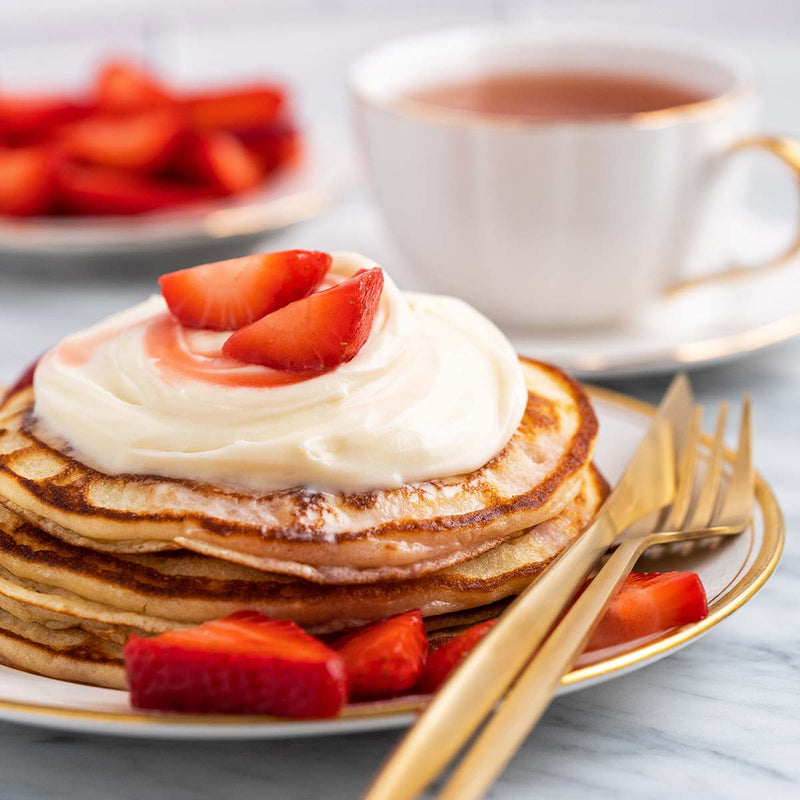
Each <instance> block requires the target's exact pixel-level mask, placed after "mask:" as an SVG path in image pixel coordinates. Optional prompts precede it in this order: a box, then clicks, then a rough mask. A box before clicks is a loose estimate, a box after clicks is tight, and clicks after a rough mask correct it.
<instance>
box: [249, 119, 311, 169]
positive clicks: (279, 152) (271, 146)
mask: <svg viewBox="0 0 800 800" xmlns="http://www.w3.org/2000/svg"><path fill="white" fill-rule="evenodd" d="M236 137H237V138H238V139H239V141H240V142H242V144H244V146H245V147H246V148H247V149H248V150H250V152H251V153H254V154H255V155H256V156H258V158H259V160H260V161H261V165H262V168H263V170H264V172H265V173H267V174H269V173H272V172H275V170H277V169H279V168H280V167H282V166H284V165H286V164H291V163H292V162H294V161H296V160H297V159H298V157H299V156H300V150H301V144H300V135H299V133H298V131H297V129H296V128H295V127H294V126H293V125H291V124H290V123H288V122H286V121H283V120H279V121H277V122H274V123H271V124H269V125H260V126H258V127H257V128H248V129H247V130H240V131H236Z"/></svg>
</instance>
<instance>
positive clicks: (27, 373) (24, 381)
mask: <svg viewBox="0 0 800 800" xmlns="http://www.w3.org/2000/svg"><path fill="white" fill-rule="evenodd" d="M39 359H41V356H39V358H37V359H36V361H34V362H33V363H32V364H30V365H28V366H27V367H26V368H25V370H24V371H23V372H22V373H21V374H20V376H19V377H18V378H17V379H16V380H15V381H14V383H13V384H11V386H10V387H9V388H8V389H6V390H5V391H3V392H0V403H5V401H6V400H8V398H9V397H11V396H12V395H15V394H16V393H17V392H21V391H22V390H23V389H27V388H28V387H29V386H33V375H34V373H35V372H36V367H37V365H38V364H39Z"/></svg>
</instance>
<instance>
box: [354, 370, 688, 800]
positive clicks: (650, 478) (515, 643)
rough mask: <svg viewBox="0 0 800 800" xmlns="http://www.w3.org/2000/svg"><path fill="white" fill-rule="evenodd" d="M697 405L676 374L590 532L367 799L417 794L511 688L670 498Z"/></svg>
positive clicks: (486, 648) (422, 725) (465, 672)
mask: <svg viewBox="0 0 800 800" xmlns="http://www.w3.org/2000/svg"><path fill="white" fill-rule="evenodd" d="M693 407H694V403H693V401H692V395H691V389H690V387H689V382H688V380H687V379H686V377H685V376H678V377H677V378H676V379H675V380H674V381H673V383H672V385H671V386H670V388H669V390H668V391H667V394H666V395H665V397H664V399H663V400H662V402H661V405H660V406H659V409H658V410H657V412H656V414H655V416H654V418H653V420H652V422H651V424H650V426H649V427H648V429H647V431H646V433H645V435H644V437H643V439H642V442H641V443H640V445H639V447H638V448H637V449H636V451H635V452H634V454H633V456H632V458H631V459H630V462H629V463H628V466H627V467H626V469H625V472H624V473H623V475H622V477H621V479H620V480H619V483H618V484H617V486H616V487H615V488H614V490H613V491H612V492H611V494H610V495H609V497H608V498H607V499H606V502H605V503H604V504H603V506H602V507H601V509H600V511H599V512H598V514H597V516H596V517H595V519H594V521H593V522H592V524H591V525H590V526H589V528H588V529H587V531H586V532H585V533H584V534H583V535H582V536H581V537H580V538H579V539H578V540H577V541H576V542H575V543H574V544H573V545H572V546H571V547H569V548H568V549H567V550H566V551H565V552H564V553H563V554H562V555H561V556H559V558H558V559H557V560H556V561H555V562H554V563H553V564H552V565H550V567H548V569H546V570H545V571H544V573H542V575H541V576H540V577H539V578H538V579H537V580H536V581H535V582H534V583H533V584H531V585H530V586H529V587H528V588H527V589H526V590H525V591H524V592H523V593H522V594H520V595H519V597H518V598H517V599H516V600H515V601H514V602H513V603H512V604H511V605H510V606H509V607H508V609H506V611H505V613H504V614H503V616H502V617H501V618H500V621H499V622H498V624H497V625H495V626H494V627H493V628H492V629H491V631H489V633H488V634H487V635H486V636H485V637H484V639H483V640H482V641H481V642H480V643H479V644H478V646H477V647H476V648H475V649H474V650H473V652H472V653H471V654H470V656H469V657H468V658H467V659H465V660H464V662H463V663H462V664H461V665H460V666H459V668H458V670H456V672H455V673H454V675H453V676H452V678H451V679H450V680H448V681H447V682H446V683H445V684H444V685H443V686H442V687H441V688H440V689H439V691H438V692H437V694H436V695H435V697H434V698H433V700H432V701H431V703H430V705H429V706H428V708H427V709H426V710H425V712H424V713H423V714H422V715H421V716H420V718H419V719H418V720H417V722H416V724H415V725H414V726H413V727H412V728H411V730H410V731H409V732H408V733H407V734H406V736H405V737H404V739H403V740H402V742H401V743H400V745H399V746H398V748H397V749H396V750H395V751H394V753H393V754H392V755H391V756H390V758H389V760H388V761H387V763H386V764H385V766H384V767H383V769H382V770H381V772H380V773H379V775H378V776H377V778H376V780H375V782H374V783H373V785H372V786H371V787H370V789H369V790H368V792H367V795H366V800H408V799H410V798H414V797H416V796H417V795H419V793H420V792H422V790H423V789H424V788H425V787H426V786H427V785H428V784H429V783H430V781H431V780H433V778H434V777H436V775H438V774H439V773H440V772H441V771H442V769H443V768H444V767H445V766H446V765H447V764H448V763H449V762H450V760H451V759H452V758H453V756H455V754H456V753H457V752H458V751H459V750H460V749H461V747H462V746H463V745H464V744H465V743H466V741H467V740H468V739H469V737H470V736H471V735H472V734H473V733H474V732H475V730H476V729H477V728H478V727H479V726H480V724H481V722H482V721H483V719H484V718H485V717H486V716H487V714H489V712H490V711H491V709H492V708H493V706H494V705H495V703H496V702H497V701H498V700H499V699H500V698H501V697H502V696H503V694H504V693H505V692H506V691H507V689H508V687H509V686H510V685H511V684H512V683H513V681H514V679H515V678H516V677H517V675H519V673H520V671H521V670H522V669H523V667H524V666H525V664H526V663H527V662H528V660H529V659H530V657H531V655H532V654H533V653H534V652H535V651H536V649H537V648H538V647H539V645H540V644H541V643H542V641H543V640H544V639H545V637H546V636H547V634H548V633H549V632H550V630H551V628H552V627H553V625H554V624H555V622H556V621H557V620H558V618H559V616H560V615H561V614H562V612H563V611H564V609H565V608H566V606H567V605H568V604H569V602H570V601H571V600H572V598H573V597H574V595H575V593H576V592H577V590H578V588H579V587H580V585H581V584H582V583H583V581H584V578H585V577H586V575H587V573H588V572H589V571H590V570H591V569H592V567H593V566H594V565H595V564H596V563H597V562H598V561H599V559H600V558H601V557H602V556H603V554H604V553H605V552H606V551H607V550H608V548H609V547H610V546H611V545H612V544H613V543H614V541H615V540H616V538H617V537H618V536H619V534H620V533H622V531H623V530H625V529H626V528H628V527H629V526H630V525H631V524H632V523H634V522H636V521H637V520H639V519H641V518H643V517H646V516H647V515H649V514H651V513H653V512H656V511H658V510H659V509H661V508H663V507H665V506H667V505H668V504H670V503H671V502H672V500H673V498H674V496H675V462H674V449H675V446H674V441H673V440H674V438H677V439H678V440H679V442H680V441H681V440H682V439H685V438H686V436H688V433H687V428H688V425H689V423H690V421H691V419H692V409H693ZM673 433H674V434H675V435H673Z"/></svg>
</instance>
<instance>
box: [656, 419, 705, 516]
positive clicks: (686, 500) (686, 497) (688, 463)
mask: <svg viewBox="0 0 800 800" xmlns="http://www.w3.org/2000/svg"><path fill="white" fill-rule="evenodd" d="M702 420H703V409H702V407H701V406H695V407H694V413H692V414H691V415H689V425H688V428H687V431H686V435H685V437H684V440H683V442H680V438H679V437H680V434H678V438H679V450H678V453H679V456H678V488H677V491H676V492H675V499H674V500H673V501H672V505H671V506H670V508H669V511H668V513H667V516H666V519H665V520H664V522H663V523H662V524H661V525H660V527H661V529H662V530H667V531H677V530H680V529H681V528H682V527H683V524H684V522H685V521H686V518H687V516H688V514H689V506H690V505H691V502H692V492H693V490H694V482H695V475H696V473H697V450H698V447H697V446H698V443H699V440H700V425H701V423H702Z"/></svg>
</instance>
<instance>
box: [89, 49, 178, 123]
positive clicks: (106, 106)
mask: <svg viewBox="0 0 800 800" xmlns="http://www.w3.org/2000/svg"><path fill="white" fill-rule="evenodd" d="M94 97H95V102H96V104H97V106H98V107H99V108H101V109H103V110H104V111H113V112H120V111H122V112H126V111H142V110H144V109H148V108H155V107H158V106H163V105H166V104H168V103H169V102H171V100H170V96H169V93H168V91H167V90H166V88H165V87H164V86H162V84H161V83H159V81H158V80H156V78H155V77H153V75H151V74H150V73H149V72H148V71H147V70H146V69H144V67H141V66H138V65H137V64H133V63H131V62H130V61H121V60H119V61H109V62H108V63H106V64H105V65H104V66H103V67H102V68H101V69H100V72H99V73H98V75H97V82H96V83H95V89H94Z"/></svg>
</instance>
